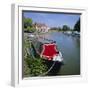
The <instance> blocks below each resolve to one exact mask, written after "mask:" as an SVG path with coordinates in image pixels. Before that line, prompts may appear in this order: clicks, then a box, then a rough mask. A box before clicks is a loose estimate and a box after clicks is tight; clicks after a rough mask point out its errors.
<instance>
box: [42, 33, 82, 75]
mask: <svg viewBox="0 0 90 90" xmlns="http://www.w3.org/2000/svg"><path fill="white" fill-rule="evenodd" d="M41 36H43V37H44V38H48V39H51V40H54V41H56V43H57V45H58V49H59V50H60V51H61V53H62V55H63V58H64V63H65V65H63V66H62V64H60V63H56V64H55V66H54V68H53V70H52V71H51V72H50V73H49V75H51V74H52V73H53V75H55V74H59V75H79V74H80V38H79V37H73V36H68V35H65V34H63V33H61V32H51V33H47V34H43V35H41ZM49 66H50V65H49ZM61 66H62V67H61ZM58 68H59V69H58Z"/></svg>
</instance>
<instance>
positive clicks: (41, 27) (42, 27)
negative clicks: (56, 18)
mask: <svg viewBox="0 0 90 90" xmlns="http://www.w3.org/2000/svg"><path fill="white" fill-rule="evenodd" d="M35 28H36V30H37V31H38V32H42V33H45V32H48V30H49V27H48V26H47V25H45V24H42V23H35Z"/></svg>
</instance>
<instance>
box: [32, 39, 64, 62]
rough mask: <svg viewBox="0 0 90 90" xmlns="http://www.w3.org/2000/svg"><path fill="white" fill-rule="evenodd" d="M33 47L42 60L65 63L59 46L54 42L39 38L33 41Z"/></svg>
mask: <svg viewBox="0 0 90 90" xmlns="http://www.w3.org/2000/svg"><path fill="white" fill-rule="evenodd" d="M32 46H33V47H34V50H35V52H36V54H38V55H39V56H40V58H42V59H45V60H48V61H58V62H62V61H63V58H62V54H61V52H60V51H59V50H58V49H57V44H56V42H55V41H53V40H49V39H46V38H40V37H39V39H36V40H33V41H32Z"/></svg>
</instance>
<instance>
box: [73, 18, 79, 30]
mask: <svg viewBox="0 0 90 90" xmlns="http://www.w3.org/2000/svg"><path fill="white" fill-rule="evenodd" d="M74 31H78V32H80V18H79V20H78V21H77V22H76V24H75V26H74Z"/></svg>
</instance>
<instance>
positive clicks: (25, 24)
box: [24, 18, 32, 28]
mask: <svg viewBox="0 0 90 90" xmlns="http://www.w3.org/2000/svg"><path fill="white" fill-rule="evenodd" d="M28 26H29V27H32V19H31V18H24V28H27V27H28Z"/></svg>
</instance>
